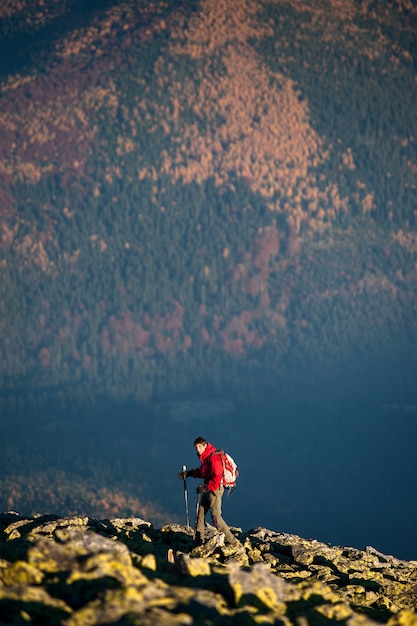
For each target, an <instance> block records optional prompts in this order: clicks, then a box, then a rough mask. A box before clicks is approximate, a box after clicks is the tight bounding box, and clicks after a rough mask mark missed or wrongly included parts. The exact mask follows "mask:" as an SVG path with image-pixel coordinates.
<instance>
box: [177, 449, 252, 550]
mask: <svg viewBox="0 0 417 626" xmlns="http://www.w3.org/2000/svg"><path fill="white" fill-rule="evenodd" d="M194 447H195V450H196V452H197V456H199V457H200V461H201V466H200V467H197V468H196V469H192V470H188V471H186V472H178V477H179V478H182V479H183V480H184V479H185V478H188V476H192V477H193V478H203V479H204V485H199V486H198V487H197V493H198V494H201V501H200V506H199V507H198V514H197V527H196V537H195V541H194V545H195V546H196V547H197V546H201V545H203V543H204V519H205V516H206V514H207V513H208V511H209V510H210V513H211V519H212V521H213V525H214V527H215V528H216V529H217V530H218V531H219V532H222V533H223V534H224V536H225V539H226V543H227V544H229V545H232V546H236V547H237V546H240V545H241V544H240V542H239V540H238V539H237V538H236V537H235V536H234V535H233V534H232V532H231V530H230V528H229V527H228V525H227V524H226V522H225V521H224V519H223V518H222V496H223V493H224V487H223V485H222V477H223V463H222V460H221V458H220V456H219V455H218V454H215V453H216V448H215V447H214V446H213V445H212V444H211V443H209V442H208V441H206V440H205V439H204V438H203V437H197V438H196V440H195V441H194Z"/></svg>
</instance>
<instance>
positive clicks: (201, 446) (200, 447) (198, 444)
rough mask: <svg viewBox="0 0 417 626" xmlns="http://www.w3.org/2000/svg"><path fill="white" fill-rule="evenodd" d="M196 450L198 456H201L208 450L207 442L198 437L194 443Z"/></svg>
mask: <svg viewBox="0 0 417 626" xmlns="http://www.w3.org/2000/svg"><path fill="white" fill-rule="evenodd" d="M194 448H195V451H196V452H197V454H198V456H201V455H202V454H203V452H204V450H205V449H206V448H207V441H206V440H205V439H204V437H197V438H196V439H195V441H194Z"/></svg>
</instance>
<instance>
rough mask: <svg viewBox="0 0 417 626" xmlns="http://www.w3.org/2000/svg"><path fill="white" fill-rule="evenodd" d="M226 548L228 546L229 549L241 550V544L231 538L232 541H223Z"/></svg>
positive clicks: (234, 538)
mask: <svg viewBox="0 0 417 626" xmlns="http://www.w3.org/2000/svg"><path fill="white" fill-rule="evenodd" d="M225 544H226V546H230V547H231V548H241V547H242V544H241V543H240V541H239V539H237V538H236V537H233V539H229V540H228V541H225Z"/></svg>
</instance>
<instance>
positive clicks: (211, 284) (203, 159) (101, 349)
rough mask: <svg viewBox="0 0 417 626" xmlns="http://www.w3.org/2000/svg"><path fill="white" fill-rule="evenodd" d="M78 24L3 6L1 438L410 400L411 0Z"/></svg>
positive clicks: (106, 15)
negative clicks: (225, 411)
mask: <svg viewBox="0 0 417 626" xmlns="http://www.w3.org/2000/svg"><path fill="white" fill-rule="evenodd" d="M86 4H88V7H87V6H84V4H83V3H80V2H79V1H77V0H61V1H60V2H56V0H36V1H33V0H31V1H29V0H19V1H18V2H15V1H13V2H12V1H9V2H8V1H6V2H3V3H2V5H1V7H0V276H1V278H0V381H1V394H0V408H1V410H2V412H3V415H6V414H7V415H17V416H19V415H24V414H25V415H26V414H27V410H28V408H30V410H31V411H32V412H33V414H34V415H35V414H36V415H37V411H39V412H40V413H39V414H41V412H42V406H49V405H48V403H50V402H53V403H55V404H54V406H57V407H60V410H61V409H62V410H63V409H64V408H71V407H74V405H76V406H86V403H87V404H88V403H89V402H93V401H94V398H95V397H96V395H97V394H108V395H109V396H110V397H112V398H117V399H120V398H122V399H123V398H124V399H126V398H128V399H131V400H132V401H134V402H137V403H138V405H141V406H142V405H143V406H147V405H146V403H149V402H151V401H152V400H153V399H155V398H157V399H161V398H164V397H168V396H175V395H181V394H188V393H191V394H192V393H194V392H195V390H196V389H198V390H201V389H205V390H206V391H207V390H210V393H212V392H213V390H214V391H215V392H216V393H224V392H225V390H227V391H228V392H229V393H230V394H232V395H233V394H234V395H235V396H236V397H238V398H239V401H242V398H243V399H244V398H245V397H246V396H247V397H250V398H251V399H253V397H254V396H256V394H257V393H260V394H262V393H263V392H264V390H265V389H275V390H277V389H282V390H283V391H286V393H289V391H288V390H289V389H291V392H294V393H295V394H297V393H299V392H300V389H302V388H304V387H305V385H306V384H307V383H306V381H308V384H309V385H310V386H312V387H313V388H314V385H315V384H317V385H321V384H323V381H326V380H328V378H329V375H331V376H332V377H333V376H336V377H338V378H337V379H338V380H339V381H343V380H344V379H345V378H346V379H347V378H349V377H351V376H352V375H354V377H355V378H354V380H355V381H356V382H357V383H358V384H364V381H365V380H366V381H367V383H365V386H366V385H369V386H370V387H372V388H375V390H376V393H380V394H381V398H382V400H387V399H388V400H390V399H391V395H393V394H394V395H395V393H397V392H401V393H403V394H405V395H407V393H408V392H409V390H410V389H412V388H413V381H415V377H416V372H417V370H416V365H417V363H416V354H415V346H416V345H417V299H416V288H417V230H416V226H417V202H416V185H417V151H416V141H417V117H416V106H415V103H416V101H417V100H416V96H417V44H416V41H417V38H416V36H417V7H416V5H415V3H414V2H413V0H391V1H389V2H386V1H385V0H361V1H359V2H356V1H354V0H343V1H339V0H319V1H316V0H315V1H314V2H313V1H312V0H311V1H310V0H288V1H286V2H283V1H279V0H270V1H267V0H259V1H257V0H199V1H197V0H195V1H192V2H190V1H188V2H182V1H170V0H154V1H153V2H145V1H141V0H136V1H133V0H107V1H102V2H89V3H86ZM6 52H7V54H6ZM352 380H353V379H352ZM392 390H395V393H394V391H392ZM51 399H52V400H51ZM143 410H144V411H145V412H146V410H147V409H146V410H145V409H143ZM9 452H10V450H9ZM10 454H12V452H10ZM97 471H99V470H98V469H97ZM100 471H101V470H100ZM19 480H20V478H19V477H15V482H16V485H17V486H15V491H16V493H19V490H21V489H22V488H23V487H22V486H20V487H19V484H20V483H19ZM42 480H44V481H45V483H44V484H47V482H48V479H47V477H43V478H42ZM23 483H24V481H22V484H23ZM103 484H105V481H104V482H103ZM6 491H7V492H8V493H10V488H9V487H8V488H7V489H6ZM12 491H13V489H12ZM10 497H11V498H12V500H11V501H10V502H9V506H10V507H13V506H16V504H13V497H12V496H10ZM27 497H29V496H27ZM63 497H64V496H63ZM100 497H101V496H100ZM117 497H118V496H117V493H112V494H111V495H110V496H109V494H105V493H104V492H103V494H102V499H103V502H104V501H106V502H107V505H106V506H108V507H110V508H111V507H112V506H113V505H112V504H111V502H112V501H114V500H115V499H116V500H117ZM15 502H16V500H15ZM109 502H110V504H109ZM129 506H130V505H129ZM135 506H136V505H132V506H131V507H130V508H131V509H134V508H135ZM104 510H105V507H104ZM114 510H117V506H116V505H115V509H114Z"/></svg>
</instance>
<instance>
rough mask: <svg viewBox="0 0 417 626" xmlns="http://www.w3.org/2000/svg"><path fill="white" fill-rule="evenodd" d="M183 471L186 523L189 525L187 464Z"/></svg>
mask: <svg viewBox="0 0 417 626" xmlns="http://www.w3.org/2000/svg"><path fill="white" fill-rule="evenodd" d="M182 473H183V476H184V500H185V523H186V524H187V526H189V525H190V517H189V515H188V491H187V468H186V466H185V465H183V466H182Z"/></svg>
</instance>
